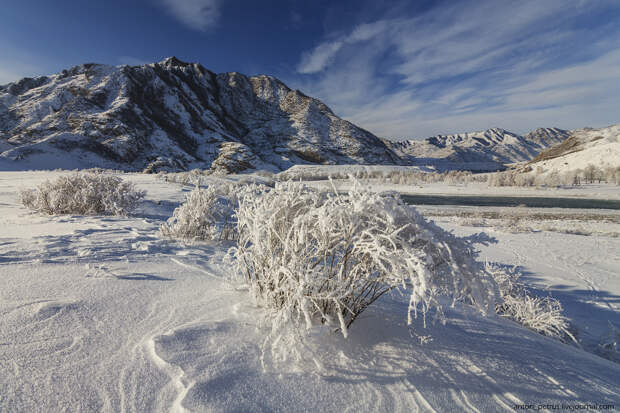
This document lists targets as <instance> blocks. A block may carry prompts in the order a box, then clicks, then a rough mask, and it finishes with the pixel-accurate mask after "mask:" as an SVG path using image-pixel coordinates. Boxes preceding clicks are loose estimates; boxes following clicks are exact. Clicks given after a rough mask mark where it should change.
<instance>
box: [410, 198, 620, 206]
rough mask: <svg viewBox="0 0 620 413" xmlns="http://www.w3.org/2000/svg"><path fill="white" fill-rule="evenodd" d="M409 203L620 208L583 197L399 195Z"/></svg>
mask: <svg viewBox="0 0 620 413" xmlns="http://www.w3.org/2000/svg"><path fill="white" fill-rule="evenodd" d="M401 198H402V199H403V201H405V202H406V203H407V204H409V205H465V206H496V207H516V206H519V205H525V206H527V207H532V208H579V209H620V201H612V200H605V199H583V198H539V197H518V196H449V195H401Z"/></svg>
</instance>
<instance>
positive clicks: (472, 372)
mask: <svg viewBox="0 0 620 413" xmlns="http://www.w3.org/2000/svg"><path fill="white" fill-rule="evenodd" d="M58 174H59V172H0V321H1V322H0V411H2V412H4V411H8V412H13V411H17V412H22V411H44V412H58V411H107V412H119V411H138V412H145V411H149V412H150V411H185V410H189V411H195V412H203V411H253V412H254V411H326V412H334V411H338V412H349V411H384V412H395V411H399V412H411V411H435V412H456V411H458V412H460V411H463V412H496V411H514V410H515V409H516V408H517V406H520V405H533V406H534V408H538V407H539V406H540V405H557V406H558V408H557V409H560V408H561V407H562V405H565V406H567V407H566V408H565V410H568V409H569V408H572V409H576V408H579V407H581V408H582V409H583V408H584V406H586V405H589V406H593V405H597V407H601V406H600V405H605V406H609V405H614V406H615V408H616V409H617V408H618V406H620V390H618V389H619V388H620V365H618V364H616V363H614V362H612V361H609V360H606V359H603V358H601V357H598V356H597V355H595V354H592V353H591V352H587V351H584V350H581V349H579V348H577V347H575V346H570V345H566V344H563V343H560V342H558V341H555V340H552V339H549V338H546V337H543V336H540V335H538V334H536V333H534V332H531V331H529V330H527V329H524V328H523V327H521V326H519V325H517V324H515V323H513V322H511V321H508V320H506V319H503V318H499V317H497V316H495V315H491V316H487V317H485V316H482V315H480V314H478V313H477V312H474V311H472V310H471V309H470V308H469V307H467V306H461V305H457V306H456V307H454V308H451V309H448V310H447V313H446V315H447V319H448V320H447V324H446V325H441V324H437V325H431V326H429V327H428V328H426V329H424V328H423V326H422V320H421V319H418V320H415V322H414V325H413V326H407V325H406V312H407V304H408V302H407V301H408V299H407V298H406V297H401V296H398V295H394V296H391V297H386V298H385V299H383V300H382V301H381V302H380V303H378V305H376V306H375V307H374V308H373V307H371V308H370V309H368V310H367V312H365V313H364V314H363V317H362V318H361V319H360V320H358V321H357V322H356V324H355V325H354V326H353V328H352V329H351V331H350V332H349V337H348V338H347V339H344V338H342V336H341V335H340V334H332V335H328V336H321V337H320V338H319V337H311V338H309V341H308V343H307V344H308V350H309V351H310V350H312V351H315V352H318V353H320V354H322V360H323V362H324V368H323V369H322V370H317V368H316V367H314V366H310V365H304V364H303V363H302V364H294V365H293V364H291V365H282V364H280V365H277V366H276V365H270V364H268V365H267V370H266V371H263V369H262V367H261V364H260V361H259V356H260V344H261V343H262V341H263V340H264V337H265V335H266V331H265V329H264V328H261V327H260V326H259V325H258V324H257V320H258V317H257V316H256V314H257V313H258V312H260V311H261V310H260V309H259V308H256V307H255V306H253V304H252V302H251V301H250V299H249V295H248V292H247V291H245V290H244V289H243V288H239V285H238V284H236V283H234V282H231V281H229V280H228V275H229V273H230V271H229V269H228V268H227V267H226V265H225V264H224V261H223V260H222V259H223V256H224V253H225V251H226V249H227V248H228V247H229V246H230V244H226V243H196V244H193V245H184V244H181V243H178V242H173V241H169V240H166V239H162V238H161V237H160V236H159V235H158V233H157V228H158V226H159V225H160V224H161V223H162V222H164V221H165V220H166V219H167V218H168V217H169V216H171V215H172V210H173V209H174V207H175V206H177V205H178V204H179V202H181V201H182V200H183V198H184V193H185V192H186V191H187V190H188V189H187V188H183V187H181V186H180V185H177V184H173V183H167V182H165V181H163V180H161V179H158V178H157V177H156V176H153V175H139V174H125V175H124V177H126V178H127V179H131V180H132V181H133V182H135V183H136V185H137V186H138V188H140V189H144V190H146V191H147V196H146V199H145V200H144V201H142V204H141V207H140V208H139V210H138V211H137V212H136V213H135V214H134V216H132V217H129V218H118V217H80V216H60V217H48V216H42V215H38V214H32V213H30V212H29V211H27V210H26V209H25V208H23V207H22V206H21V205H19V204H18V202H17V191H18V189H19V188H20V187H25V188H29V187H33V186H35V185H36V184H38V183H40V182H41V181H43V180H45V179H47V178H53V177H54V176H56V175H58ZM496 189H497V188H493V191H494V192H493V193H494V194H496V192H495V190H496ZM500 189H501V188H500ZM511 189H513V188H511ZM423 211H424V213H425V214H427V215H429V216H432V217H433V219H436V220H437V222H438V223H439V224H440V225H442V226H444V227H445V228H449V229H454V230H455V231H456V233H457V234H459V235H469V234H471V233H473V232H479V231H481V230H484V231H486V232H488V233H489V235H491V236H493V237H495V238H496V239H497V242H496V243H491V244H489V245H488V246H486V247H484V248H483V256H485V257H487V258H488V259H489V260H492V261H495V262H498V263H500V264H503V265H519V266H520V269H521V270H522V271H523V272H524V274H525V276H526V279H527V281H528V282H529V283H530V285H531V286H533V287H535V288H537V289H539V290H541V294H543V293H546V292H543V291H542V290H545V289H546V290H548V291H549V292H551V293H552V294H553V296H554V297H556V298H559V299H560V300H561V301H562V303H563V304H564V306H565V308H566V313H567V315H568V316H569V317H571V319H572V322H573V324H574V326H575V327H576V328H577V333H578V337H579V338H580V339H582V342H583V346H584V347H585V348H586V349H587V350H590V351H593V350H594V349H595V345H596V343H597V342H598V341H597V340H598V339H599V337H598V336H599V335H600V334H601V333H600V332H601V331H602V330H603V327H604V326H606V325H607V322H611V323H615V325H616V326H620V319H619V316H618V301H619V299H620V281H619V274H620V256H619V254H618V251H620V238H618V237H613V236H610V235H604V234H594V235H590V236H585V235H575V234H566V233H563V232H558V231H553V230H552V231H549V230H541V231H536V232H518V231H516V232H514V233H513V232H509V231H506V230H503V229H501V228H500V227H499V226H497V225H489V226H487V227H486V228H480V227H473V226H471V225H469V224H471V223H472V222H464V221H459V220H461V219H463V218H462V217H461V218H459V217H456V218H454V217H453V216H452V215H451V214H450V213H448V212H444V213H442V212H441V211H439V210H438V209H437V208H434V207H425V208H423ZM478 212H479V211H476V212H475V213H478ZM600 213H602V212H600ZM615 214H616V213H615V212H614V211H610V212H609V213H608V215H612V218H610V219H609V220H610V225H618V221H617V220H616V221H615V223H614V219H615V218H613V216H616V217H617V215H615ZM474 218H475V217H474ZM480 219H482V218H480ZM605 219H607V218H605ZM522 220H523V219H522ZM559 221H561V219H560V220H559ZM582 221H583V222H584V225H586V226H587V225H590V224H594V223H595V222H601V221H600V220H599V221H597V220H596V219H591V220H589V219H585V220H582ZM463 224H466V225H463ZM487 224H488V223H487ZM428 336H430V338H428ZM543 408H544V406H543ZM607 410H610V409H609V408H608V409H607Z"/></svg>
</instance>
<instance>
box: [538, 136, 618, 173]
mask: <svg viewBox="0 0 620 413" xmlns="http://www.w3.org/2000/svg"><path fill="white" fill-rule="evenodd" d="M590 164H591V165H594V166H596V167H597V168H603V169H605V168H618V167H620V124H618V125H612V126H608V127H606V128H599V129H593V128H583V129H576V130H573V131H571V134H570V136H569V137H568V138H567V139H566V140H564V141H563V142H561V143H560V144H558V145H555V146H553V147H551V148H549V149H547V150H546V151H543V152H541V153H540V154H539V155H538V156H536V158H534V159H533V160H532V161H531V162H529V165H528V166H529V167H531V168H534V169H535V168H537V167H539V166H540V167H542V169H543V170H544V171H558V172H566V171H573V170H577V169H584V168H586V167H587V166H588V165H590ZM531 168H528V169H531Z"/></svg>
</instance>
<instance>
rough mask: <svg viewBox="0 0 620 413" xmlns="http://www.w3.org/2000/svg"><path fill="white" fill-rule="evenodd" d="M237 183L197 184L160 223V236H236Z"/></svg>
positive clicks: (195, 238)
mask: <svg viewBox="0 0 620 413" xmlns="http://www.w3.org/2000/svg"><path fill="white" fill-rule="evenodd" d="M240 188H241V187H240V186H238V185H233V184H214V185H210V186H209V187H208V188H206V189H203V188H200V187H199V186H196V188H194V190H193V191H192V192H190V193H189V194H188V196H187V198H186V199H185V202H184V203H183V204H182V205H181V206H179V207H178V208H176V209H175V210H174V213H173V215H172V217H171V218H170V219H169V220H168V222H167V223H165V224H163V225H161V227H160V232H161V234H162V235H163V236H165V237H169V238H176V239H185V240H203V241H204V240H232V239H235V238H236V236H237V235H236V234H237V231H236V222H235V220H234V212H235V208H236V207H237V203H238V201H237V191H239V190H240Z"/></svg>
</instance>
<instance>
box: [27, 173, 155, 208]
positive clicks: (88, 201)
mask: <svg viewBox="0 0 620 413" xmlns="http://www.w3.org/2000/svg"><path fill="white" fill-rule="evenodd" d="M145 194H146V192H144V191H139V190H136V189H135V187H134V184H133V183H131V182H126V181H123V180H122V179H121V178H119V177H117V176H113V175H106V174H103V173H77V172H76V173H74V174H72V175H67V176H60V177H58V178H57V179H56V180H55V181H53V182H50V181H45V182H44V183H42V184H41V185H39V186H38V187H36V188H35V189H26V190H23V191H21V192H20V193H19V198H20V202H21V203H22V204H23V205H24V206H26V207H27V208H30V209H32V210H34V211H37V212H43V213H46V214H49V215H58V214H73V215H128V214H129V213H131V212H132V211H133V210H134V209H135V208H136V206H137V205H138V201H139V200H140V199H142V198H144V196H145Z"/></svg>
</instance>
